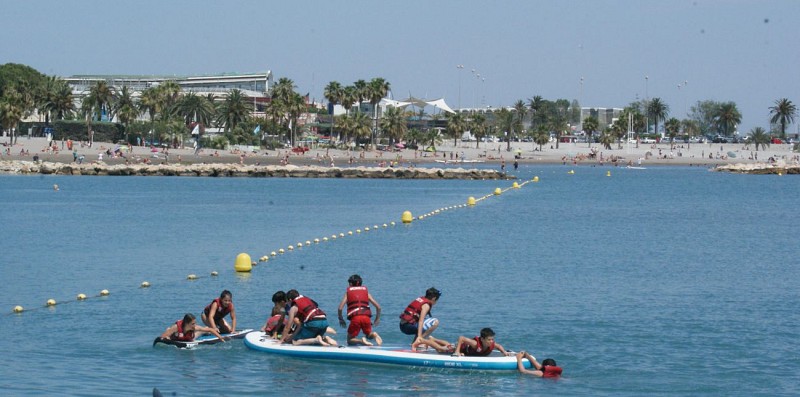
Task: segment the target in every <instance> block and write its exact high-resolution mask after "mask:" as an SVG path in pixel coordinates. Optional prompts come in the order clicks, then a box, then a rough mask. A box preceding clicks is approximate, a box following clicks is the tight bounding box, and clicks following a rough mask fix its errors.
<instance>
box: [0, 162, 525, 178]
mask: <svg viewBox="0 0 800 397" xmlns="http://www.w3.org/2000/svg"><path fill="white" fill-rule="evenodd" d="M0 173H2V174H18V175H26V174H43V175H108V176H205V177H253V178H380V179H469V180H484V179H514V177H513V176H509V175H506V174H503V173H500V172H497V171H495V170H486V169H464V168H447V169H441V168H408V167H398V168H391V167H385V168H381V167H353V168H336V167H333V168H328V167H318V166H302V167H299V166H295V165H286V166H276V165H239V164H158V165H147V164H118V165H107V164H105V163H102V162H95V163H87V164H75V163H69V164H62V163H50V162H32V161H0Z"/></svg>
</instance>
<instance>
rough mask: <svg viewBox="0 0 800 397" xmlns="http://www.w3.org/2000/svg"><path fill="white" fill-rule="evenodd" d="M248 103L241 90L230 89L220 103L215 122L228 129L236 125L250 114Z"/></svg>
mask: <svg viewBox="0 0 800 397" xmlns="http://www.w3.org/2000/svg"><path fill="white" fill-rule="evenodd" d="M250 110H251V109H250V104H249V102H248V101H247V99H246V98H245V96H244V94H243V93H242V90H239V89H232V90H230V91H229V92H228V94H227V95H226V96H225V99H224V100H223V101H222V103H220V106H219V114H218V115H217V123H218V124H219V125H220V126H222V127H224V128H225V131H230V130H233V129H234V128H236V126H237V125H239V124H240V123H242V122H244V121H245V120H247V117H248V116H249V115H250Z"/></svg>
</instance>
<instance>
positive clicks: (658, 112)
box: [647, 98, 669, 134]
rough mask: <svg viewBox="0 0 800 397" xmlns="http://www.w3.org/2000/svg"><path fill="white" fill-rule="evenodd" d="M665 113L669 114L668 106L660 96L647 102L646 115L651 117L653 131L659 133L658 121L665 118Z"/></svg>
mask: <svg viewBox="0 0 800 397" xmlns="http://www.w3.org/2000/svg"><path fill="white" fill-rule="evenodd" d="M667 115H669V106H668V105H667V104H666V103H664V102H663V101H662V100H661V98H653V99H651V100H650V101H649V102H648V103H647V116H648V117H649V118H651V119H653V124H654V125H655V131H654V133H656V134H659V132H658V122H659V121H661V120H665V119H666V118H667Z"/></svg>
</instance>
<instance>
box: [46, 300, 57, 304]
mask: <svg viewBox="0 0 800 397" xmlns="http://www.w3.org/2000/svg"><path fill="white" fill-rule="evenodd" d="M55 305H56V300H55V299H48V300H47V306H55Z"/></svg>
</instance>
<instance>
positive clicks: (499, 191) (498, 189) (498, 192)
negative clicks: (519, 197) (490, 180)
mask: <svg viewBox="0 0 800 397" xmlns="http://www.w3.org/2000/svg"><path fill="white" fill-rule="evenodd" d="M501 193H503V191H502V190H500V188H499V187H498V188H495V189H494V195H495V196H499V195H500V194H501Z"/></svg>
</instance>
